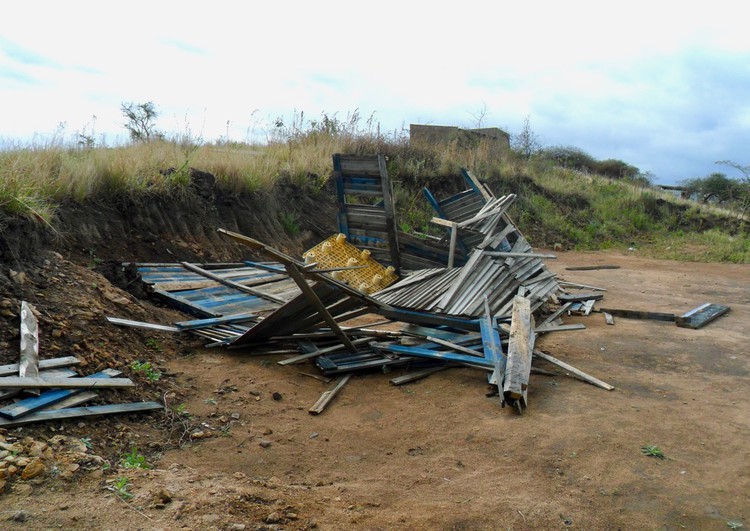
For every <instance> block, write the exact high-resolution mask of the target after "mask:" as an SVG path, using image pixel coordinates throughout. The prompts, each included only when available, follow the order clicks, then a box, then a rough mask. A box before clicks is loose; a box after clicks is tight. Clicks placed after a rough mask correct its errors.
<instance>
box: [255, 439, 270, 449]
mask: <svg viewBox="0 0 750 531" xmlns="http://www.w3.org/2000/svg"><path fill="white" fill-rule="evenodd" d="M258 444H259V445H260V447H261V448H268V447H269V446H271V445H272V444H273V443H272V442H271V441H269V440H268V439H261V441H260V442H259V443H258Z"/></svg>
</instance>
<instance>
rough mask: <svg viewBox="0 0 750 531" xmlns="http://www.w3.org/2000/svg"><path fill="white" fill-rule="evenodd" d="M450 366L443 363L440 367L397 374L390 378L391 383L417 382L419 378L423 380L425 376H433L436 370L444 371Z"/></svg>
mask: <svg viewBox="0 0 750 531" xmlns="http://www.w3.org/2000/svg"><path fill="white" fill-rule="evenodd" d="M448 368H450V365H441V366H440V367H428V368H427V369H422V370H421V371H414V372H411V373H409V374H404V375H402V376H396V377H394V378H391V379H390V380H388V381H389V382H390V383H391V385H403V384H406V383H411V382H416V381H417V380H421V379H423V378H427V377H428V376H431V375H433V374H435V373H436V372H440V371H444V370H445V369H448Z"/></svg>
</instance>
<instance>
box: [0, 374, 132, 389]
mask: <svg viewBox="0 0 750 531" xmlns="http://www.w3.org/2000/svg"><path fill="white" fill-rule="evenodd" d="M37 387H38V388H45V389H50V388H60V389H88V388H92V387H98V388H102V389H105V388H106V389H111V388H120V387H135V384H134V383H133V382H132V381H131V380H130V378H41V377H36V378H20V377H17V376H5V377H3V378H0V389H34V388H37Z"/></svg>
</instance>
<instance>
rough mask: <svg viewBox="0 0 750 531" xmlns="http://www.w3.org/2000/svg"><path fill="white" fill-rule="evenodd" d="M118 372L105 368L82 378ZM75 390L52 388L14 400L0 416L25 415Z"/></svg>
mask: <svg viewBox="0 0 750 531" xmlns="http://www.w3.org/2000/svg"><path fill="white" fill-rule="evenodd" d="M120 374H122V373H121V372H120V371H117V370H113V369H107V370H104V371H102V372H98V373H96V374H92V375H90V376H85V377H84V379H86V378H113V377H115V376H118V375H120ZM58 378H59V377H58ZM46 379H49V378H46ZM73 380H75V379H73ZM77 392H78V390H77V389H53V390H51V391H46V392H44V393H42V394H40V395H39V396H37V397H34V398H27V399H25V400H21V401H19V402H16V403H15V404H11V405H10V406H7V407H4V408H2V409H0V416H2V417H5V418H9V419H14V418H18V417H21V416H23V415H27V414H28V413H31V412H32V411H36V410H37V409H43V408H46V407H48V406H50V405H52V404H54V403H56V402H59V401H61V400H64V399H66V398H68V397H70V396H72V395H73V394H75V393H77Z"/></svg>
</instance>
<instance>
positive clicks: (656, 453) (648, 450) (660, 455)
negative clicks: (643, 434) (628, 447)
mask: <svg viewBox="0 0 750 531" xmlns="http://www.w3.org/2000/svg"><path fill="white" fill-rule="evenodd" d="M641 452H642V453H643V455H646V456H648V457H656V458H657V459H665V458H666V457H667V456H666V455H664V452H662V450H661V448H659V447H658V446H655V445H653V444H648V445H646V446H641Z"/></svg>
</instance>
